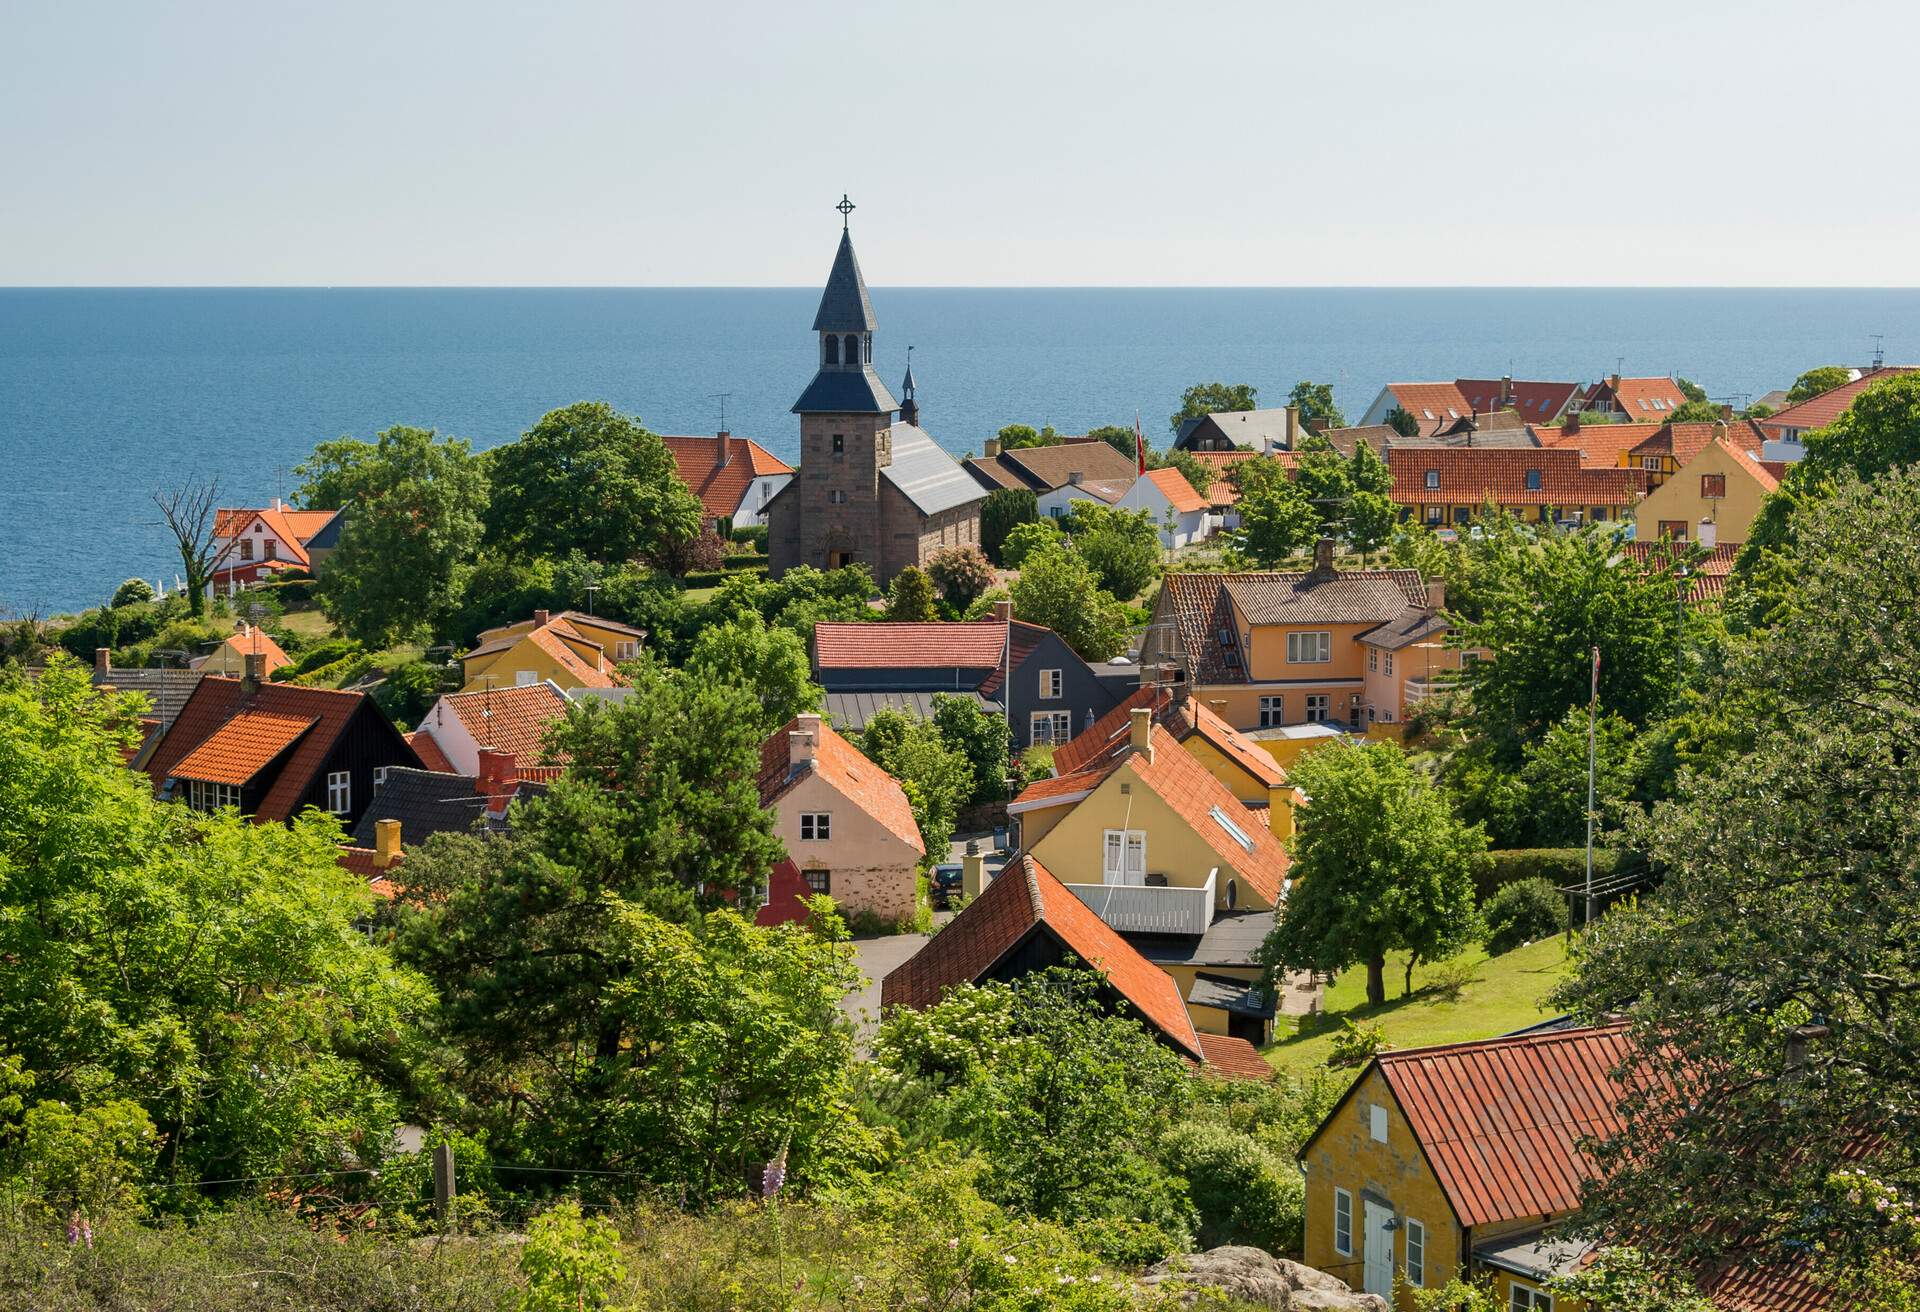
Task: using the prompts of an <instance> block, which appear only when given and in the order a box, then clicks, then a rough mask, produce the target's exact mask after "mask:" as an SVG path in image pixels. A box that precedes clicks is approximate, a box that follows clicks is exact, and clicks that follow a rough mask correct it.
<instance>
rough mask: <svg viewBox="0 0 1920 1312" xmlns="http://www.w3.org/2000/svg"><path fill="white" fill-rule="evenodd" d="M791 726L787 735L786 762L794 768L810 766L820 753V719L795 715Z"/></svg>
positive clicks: (814, 716)
mask: <svg viewBox="0 0 1920 1312" xmlns="http://www.w3.org/2000/svg"><path fill="white" fill-rule="evenodd" d="M793 724H794V727H793V729H792V730H791V731H790V732H789V733H788V734H787V762H788V763H789V764H790V765H795V766H803V765H811V764H812V763H813V758H814V757H815V756H817V755H819V752H820V717H819V716H817V715H811V714H809V715H797V716H795V717H794V721H793Z"/></svg>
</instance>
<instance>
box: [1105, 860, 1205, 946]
mask: <svg viewBox="0 0 1920 1312" xmlns="http://www.w3.org/2000/svg"><path fill="white" fill-rule="evenodd" d="M1218 874H1219V871H1218V870H1209V871H1208V872H1207V881H1206V883H1204V884H1202V885H1200V886H1199V887H1198V888H1171V887H1169V888H1162V887H1159V886H1157V885H1153V884H1068V885H1067V891H1068V892H1070V893H1072V894H1073V895H1074V896H1075V897H1077V898H1079V899H1080V900H1081V901H1082V902H1084V903H1086V904H1087V906H1088V907H1089V908H1090V909H1091V910H1092V911H1093V913H1094V914H1095V915H1097V916H1099V917H1100V919H1102V920H1104V921H1106V922H1107V923H1108V924H1109V925H1111V926H1113V928H1115V929H1117V930H1120V931H1121V932H1122V933H1135V934H1204V933H1206V932H1207V926H1208V925H1211V924H1212V923H1213V893H1214V882H1215V879H1216V878H1217V876H1218Z"/></svg>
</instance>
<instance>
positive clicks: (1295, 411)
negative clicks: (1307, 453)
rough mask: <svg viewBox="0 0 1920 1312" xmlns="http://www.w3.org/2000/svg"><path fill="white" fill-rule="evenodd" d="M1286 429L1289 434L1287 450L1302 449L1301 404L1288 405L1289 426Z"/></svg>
mask: <svg viewBox="0 0 1920 1312" xmlns="http://www.w3.org/2000/svg"><path fill="white" fill-rule="evenodd" d="M1285 431H1286V435H1287V450H1289V451H1298V450H1299V449H1300V407H1299V406H1297V405H1290V406H1288V407H1287V427H1286V430H1285Z"/></svg>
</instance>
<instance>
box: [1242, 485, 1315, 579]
mask: <svg viewBox="0 0 1920 1312" xmlns="http://www.w3.org/2000/svg"><path fill="white" fill-rule="evenodd" d="M1267 463H1270V462H1266V461H1255V460H1247V461H1242V462H1241V464H1239V465H1236V466H1234V468H1235V470H1236V472H1237V471H1239V470H1241V469H1243V468H1244V467H1245V466H1247V465H1254V466H1260V465H1265V464H1267ZM1320 526H1321V516H1320V511H1319V509H1318V508H1317V507H1316V506H1315V505H1314V504H1313V502H1312V501H1311V500H1309V499H1308V496H1307V490H1306V488H1305V487H1303V486H1302V485H1301V484H1299V483H1296V482H1294V481H1293V480H1291V479H1288V478H1285V477H1284V476H1283V477H1281V478H1279V479H1272V478H1265V479H1262V480H1261V481H1260V483H1259V484H1258V486H1257V490H1255V491H1253V492H1242V493H1241V495H1240V537H1241V541H1242V543H1243V545H1244V549H1245V551H1246V553H1247V554H1248V555H1249V556H1251V557H1253V559H1254V560H1255V561H1256V562H1257V563H1258V564H1259V565H1260V566H1261V568H1263V569H1271V568H1273V567H1275V566H1277V565H1279V564H1280V563H1282V562H1283V561H1285V560H1286V559H1288V558H1289V557H1291V556H1294V555H1297V554H1298V553H1300V552H1301V551H1304V550H1305V549H1306V548H1307V547H1308V546H1310V545H1311V544H1312V543H1313V541H1314V539H1315V538H1317V537H1319V536H1320Z"/></svg>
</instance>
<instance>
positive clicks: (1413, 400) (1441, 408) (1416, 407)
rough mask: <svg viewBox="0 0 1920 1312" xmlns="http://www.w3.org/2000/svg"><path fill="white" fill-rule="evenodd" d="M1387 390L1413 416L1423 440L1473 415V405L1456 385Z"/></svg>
mask: <svg viewBox="0 0 1920 1312" xmlns="http://www.w3.org/2000/svg"><path fill="white" fill-rule="evenodd" d="M1387 390H1388V391H1389V392H1391V393H1393V399H1394V402H1395V403H1396V404H1397V405H1398V406H1399V407H1400V408H1401V409H1402V410H1404V411H1406V412H1407V413H1408V414H1409V415H1412V416H1413V418H1414V421H1415V422H1416V423H1418V424H1419V425H1420V432H1421V434H1422V435H1423V436H1425V435H1431V434H1432V433H1434V432H1436V431H1438V430H1439V429H1441V428H1444V427H1446V426H1447V425H1448V424H1451V423H1452V422H1453V421H1454V420H1456V419H1464V418H1465V417H1466V416H1468V415H1470V414H1472V413H1473V403H1472V402H1471V401H1469V400H1467V397H1466V394H1465V393H1464V392H1462V391H1461V390H1460V388H1459V386H1458V385H1457V384H1455V383H1388V384H1387Z"/></svg>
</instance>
